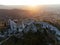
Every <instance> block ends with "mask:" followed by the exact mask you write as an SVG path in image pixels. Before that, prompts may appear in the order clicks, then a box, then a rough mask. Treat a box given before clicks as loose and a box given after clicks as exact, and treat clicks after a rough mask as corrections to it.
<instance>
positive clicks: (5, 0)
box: [0, 0, 60, 5]
mask: <svg viewBox="0 0 60 45" xmlns="http://www.w3.org/2000/svg"><path fill="white" fill-rule="evenodd" d="M44 4H60V0H0V5H44Z"/></svg>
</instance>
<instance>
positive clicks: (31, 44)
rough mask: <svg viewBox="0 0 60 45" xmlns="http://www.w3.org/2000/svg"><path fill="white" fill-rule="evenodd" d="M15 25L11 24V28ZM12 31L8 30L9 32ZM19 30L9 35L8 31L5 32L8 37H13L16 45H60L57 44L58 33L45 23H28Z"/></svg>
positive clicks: (58, 41)
mask: <svg viewBox="0 0 60 45" xmlns="http://www.w3.org/2000/svg"><path fill="white" fill-rule="evenodd" d="M10 24H11V23H10ZM16 25H17V24H16ZM16 25H15V23H13V24H12V26H16ZM20 27H23V26H22V25H21V26H20ZM16 28H17V26H16ZM16 28H15V29H16ZM11 29H12V27H11ZM12 30H14V29H12ZM12 30H10V32H11V31H12ZM21 30H22V31H20V28H19V29H18V30H17V29H16V30H14V32H15V33H13V32H12V34H9V33H10V32H9V30H8V31H7V32H8V33H7V34H8V35H9V37H10V35H12V36H13V42H14V43H16V44H17V45H18V43H17V42H21V43H19V44H22V45H60V44H59V43H60V31H59V30H58V29H57V28H56V27H54V26H53V25H51V24H48V23H46V22H30V23H27V24H26V25H25V26H24V28H21ZM4 34H5V33H4ZM4 36H5V35H4ZM8 40H10V39H8ZM16 40H17V41H16ZM10 41H12V40H10ZM8 42H9V41H8ZM14 45H15V44H14Z"/></svg>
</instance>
